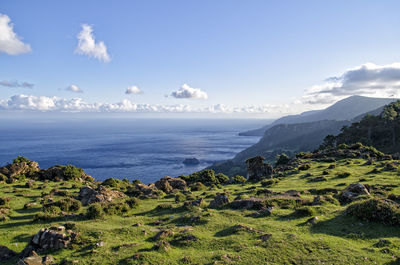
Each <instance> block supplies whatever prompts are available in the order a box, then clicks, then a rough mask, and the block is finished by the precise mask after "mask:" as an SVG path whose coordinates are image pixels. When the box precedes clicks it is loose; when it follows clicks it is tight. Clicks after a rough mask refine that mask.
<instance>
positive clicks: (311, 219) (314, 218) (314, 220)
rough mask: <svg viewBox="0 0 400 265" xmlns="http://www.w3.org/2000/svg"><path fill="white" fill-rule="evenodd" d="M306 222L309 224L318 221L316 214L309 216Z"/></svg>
mask: <svg viewBox="0 0 400 265" xmlns="http://www.w3.org/2000/svg"><path fill="white" fill-rule="evenodd" d="M306 222H307V223H309V224H312V225H315V224H316V223H317V222H318V216H314V217H311V218H310V219H308V220H307V221H306Z"/></svg>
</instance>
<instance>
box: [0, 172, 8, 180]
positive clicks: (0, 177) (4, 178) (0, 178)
mask: <svg viewBox="0 0 400 265" xmlns="http://www.w3.org/2000/svg"><path fill="white" fill-rule="evenodd" d="M7 179H8V178H7V177H6V176H5V175H3V174H1V173H0V181H6V180H7Z"/></svg>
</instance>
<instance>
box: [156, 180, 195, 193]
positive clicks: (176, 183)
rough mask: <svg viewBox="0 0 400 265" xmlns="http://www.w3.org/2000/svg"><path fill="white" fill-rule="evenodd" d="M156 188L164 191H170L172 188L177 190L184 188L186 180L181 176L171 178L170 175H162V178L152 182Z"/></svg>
mask: <svg viewBox="0 0 400 265" xmlns="http://www.w3.org/2000/svg"><path fill="white" fill-rule="evenodd" d="M154 185H155V186H156V187H157V189H159V190H162V191H164V192H165V193H170V192H171V191H173V190H174V189H178V190H186V189H187V186H186V181H184V180H183V179H181V178H171V177H168V176H167V177H163V178H162V179H160V180H158V181H156V183H155V184H154Z"/></svg>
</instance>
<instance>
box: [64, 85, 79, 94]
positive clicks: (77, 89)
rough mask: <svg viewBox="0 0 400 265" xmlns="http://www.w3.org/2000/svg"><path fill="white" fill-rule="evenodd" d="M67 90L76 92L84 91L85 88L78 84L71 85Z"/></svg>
mask: <svg viewBox="0 0 400 265" xmlns="http://www.w3.org/2000/svg"><path fill="white" fill-rule="evenodd" d="M65 90H67V91H70V92H74V93H83V90H82V89H81V88H80V87H78V86H77V85H70V86H68V87H67V88H66V89H65Z"/></svg>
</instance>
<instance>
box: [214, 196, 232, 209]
mask: <svg viewBox="0 0 400 265" xmlns="http://www.w3.org/2000/svg"><path fill="white" fill-rule="evenodd" d="M228 203H229V198H228V196H226V195H218V196H216V197H215V198H214V200H213V201H211V202H210V205H209V207H210V208H220V207H222V206H224V205H226V204H228Z"/></svg>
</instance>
